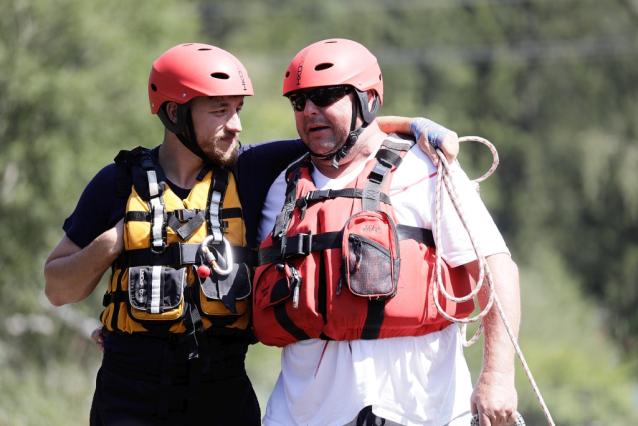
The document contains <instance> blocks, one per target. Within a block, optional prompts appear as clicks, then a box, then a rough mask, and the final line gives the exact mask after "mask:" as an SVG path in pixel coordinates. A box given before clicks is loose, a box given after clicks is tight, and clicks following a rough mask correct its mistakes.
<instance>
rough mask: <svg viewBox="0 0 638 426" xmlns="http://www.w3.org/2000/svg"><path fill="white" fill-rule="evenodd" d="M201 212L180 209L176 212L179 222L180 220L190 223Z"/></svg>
mask: <svg viewBox="0 0 638 426" xmlns="http://www.w3.org/2000/svg"><path fill="white" fill-rule="evenodd" d="M199 212H200V210H199V209H193V210H189V209H180V210H175V215H176V216H177V220H179V221H180V222H188V221H189V220H191V219H192V218H194V217H195V216H197V214H198V213H199Z"/></svg>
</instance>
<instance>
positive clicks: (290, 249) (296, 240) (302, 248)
mask: <svg viewBox="0 0 638 426" xmlns="http://www.w3.org/2000/svg"><path fill="white" fill-rule="evenodd" d="M284 238H285V239H284ZM284 238H282V244H285V246H283V250H282V254H283V257H284V259H289V258H291V257H302V256H308V255H309V254H310V252H311V251H312V233H311V232H308V233H307V234H297V235H295V236H292V237H284Z"/></svg>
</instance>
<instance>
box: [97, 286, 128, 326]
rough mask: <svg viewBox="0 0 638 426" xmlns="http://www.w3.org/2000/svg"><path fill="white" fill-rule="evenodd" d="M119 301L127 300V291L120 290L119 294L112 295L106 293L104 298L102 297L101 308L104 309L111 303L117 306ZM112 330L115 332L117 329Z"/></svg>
mask: <svg viewBox="0 0 638 426" xmlns="http://www.w3.org/2000/svg"><path fill="white" fill-rule="evenodd" d="M116 293H117V295H116ZM121 300H128V290H127V291H122V290H120V291H119V292H118V291H114V292H113V293H106V294H105V295H104V297H102V306H104V307H105V308H106V307H107V306H109V305H110V304H111V303H113V304H115V305H119V303H120V301H121ZM114 330H117V328H114Z"/></svg>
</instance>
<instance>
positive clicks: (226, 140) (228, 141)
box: [219, 135, 236, 145]
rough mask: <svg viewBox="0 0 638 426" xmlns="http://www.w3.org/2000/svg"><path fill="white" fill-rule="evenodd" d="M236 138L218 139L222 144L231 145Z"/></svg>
mask: <svg viewBox="0 0 638 426" xmlns="http://www.w3.org/2000/svg"><path fill="white" fill-rule="evenodd" d="M235 139H236V136H234V135H233V136H224V137H222V138H219V141H220V142H224V143H227V144H229V145H232V144H233V143H234V142H235Z"/></svg>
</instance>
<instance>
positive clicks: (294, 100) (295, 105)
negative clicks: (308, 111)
mask: <svg viewBox="0 0 638 426" xmlns="http://www.w3.org/2000/svg"><path fill="white" fill-rule="evenodd" d="M288 99H290V104H291V105H292V109H294V110H295V111H303V110H304V109H305V108H306V95H304V94H302V93H298V94H292V95H290V97H289V98H288Z"/></svg>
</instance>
